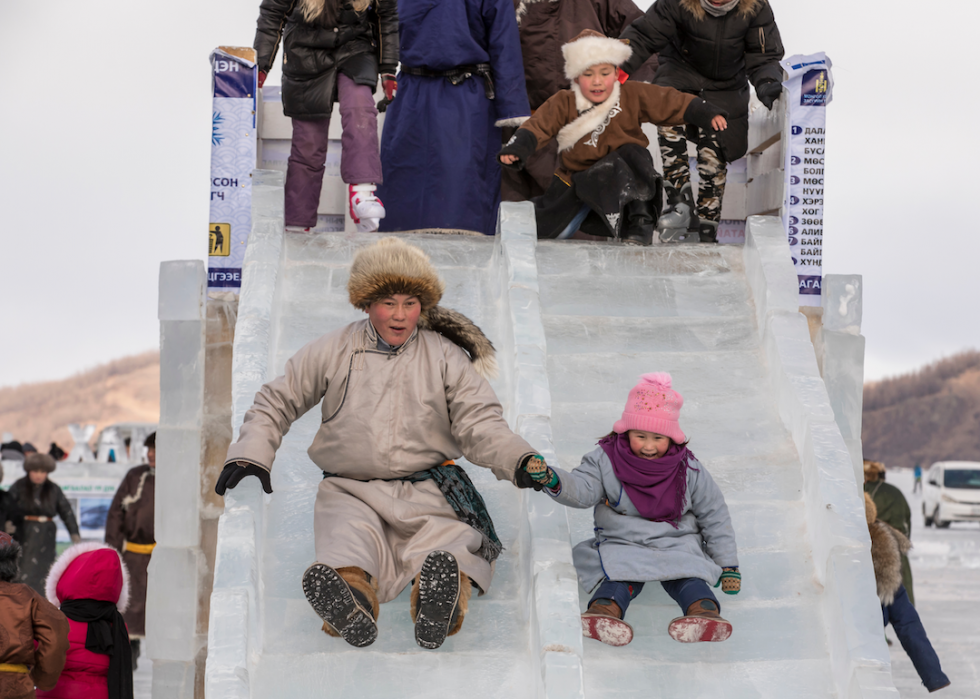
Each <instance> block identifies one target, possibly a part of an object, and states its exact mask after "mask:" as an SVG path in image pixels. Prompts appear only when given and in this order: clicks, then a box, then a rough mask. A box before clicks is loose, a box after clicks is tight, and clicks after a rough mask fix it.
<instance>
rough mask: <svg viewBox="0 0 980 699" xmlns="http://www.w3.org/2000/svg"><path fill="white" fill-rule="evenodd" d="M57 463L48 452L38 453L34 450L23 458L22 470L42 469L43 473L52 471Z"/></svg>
mask: <svg viewBox="0 0 980 699" xmlns="http://www.w3.org/2000/svg"><path fill="white" fill-rule="evenodd" d="M57 467H58V464H57V463H55V460H54V458H52V457H51V456H49V455H48V454H38V453H37V452H34V453H33V454H31V455H30V456H28V457H27V458H26V459H24V470H25V471H44V472H45V473H53V472H54V470H55V468H57Z"/></svg>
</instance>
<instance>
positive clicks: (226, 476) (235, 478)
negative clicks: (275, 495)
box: [214, 461, 272, 495]
mask: <svg viewBox="0 0 980 699" xmlns="http://www.w3.org/2000/svg"><path fill="white" fill-rule="evenodd" d="M245 476H255V477H256V478H258V479H259V480H260V481H262V490H264V491H265V492H267V493H272V479H271V477H270V476H269V472H268V471H266V470H265V469H264V468H262V467H261V466H256V465H255V464H249V463H246V462H244V461H233V462H231V463H230V464H225V467H224V468H223V469H221V473H220V474H219V475H218V482H217V483H215V484H214V492H216V493H217V494H218V495H224V494H225V491H226V490H227V489H228V488H234V487H235V486H236V485H238V483H239V482H240V481H241V480H242V479H243V478H244V477H245Z"/></svg>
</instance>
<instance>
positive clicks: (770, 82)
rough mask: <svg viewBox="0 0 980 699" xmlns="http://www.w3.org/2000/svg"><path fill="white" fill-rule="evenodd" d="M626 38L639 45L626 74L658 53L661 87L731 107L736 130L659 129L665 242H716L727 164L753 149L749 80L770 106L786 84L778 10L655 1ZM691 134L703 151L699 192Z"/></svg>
mask: <svg viewBox="0 0 980 699" xmlns="http://www.w3.org/2000/svg"><path fill="white" fill-rule="evenodd" d="M619 38H620V39H623V40H625V41H628V42H629V45H630V47H631V48H632V50H633V55H632V56H631V57H630V58H629V60H628V61H626V62H625V63H624V65H623V70H625V71H626V72H627V73H630V74H632V73H633V71H634V70H636V69H638V68H639V67H640V66H641V65H642V64H643V62H644V61H646V60H647V58H649V56H650V55H651V54H657V55H658V58H659V60H660V66H659V68H658V69H657V74H656V75H655V76H654V79H653V82H654V84H655V85H662V86H663V87H673V88H675V89H677V90H680V91H682V92H687V93H690V94H693V95H698V96H699V97H703V98H704V99H707V100H709V101H710V102H711V103H712V104H717V105H718V106H719V107H720V108H722V109H724V110H725V111H726V112H727V113H728V116H729V119H730V121H731V128H729V129H727V130H726V131H725V132H724V133H718V132H713V131H711V130H710V129H704V128H692V127H690V126H689V127H687V128H685V127H683V126H678V125H669V124H668V125H663V126H660V127H659V128H658V129H657V135H658V138H659V141H660V154H661V155H662V156H663V162H664V179H665V180H666V184H667V204H668V207H669V208H668V212H669V216H668V213H665V214H664V219H665V220H664V222H662V227H669V229H670V230H672V231H674V233H671V234H670V237H668V238H665V237H664V235H663V234H662V235H661V241H662V242H697V241H700V242H702V243H714V242H717V240H718V237H717V236H718V223H719V222H720V221H721V201H722V197H724V194H725V182H726V178H727V172H728V165H727V163H730V162H733V161H735V160H738V159H739V158H741V157H742V156H743V155H745V151H746V149H747V148H748V142H749V141H748V136H749V82H750V81H751V83H752V84H753V85H754V86H755V91H756V95H757V96H758V97H759V100H760V101H761V102H762V104H764V105H765V106H766V107H767V108H769V109H772V106H773V104H774V103H775V101H776V99H777V98H778V97H779V95H780V93H781V92H782V89H783V88H782V80H783V69H782V66H780V65H779V61H780V60H781V59H782V58H783V43H782V39H781V38H780V36H779V29H778V28H777V27H776V20H775V18H774V17H773V13H772V8H771V7H770V6H769V2H768V0H656V2H654V3H653V5H651V6H650V8H649V9H648V10H647V12H646V14H645V15H644V16H643V17H640V18H639V19H638V20H636V21H634V22H633V23H632V24H631V25H630V26H629V27H628V28H627V29H626V31H624V32H623V33H622V34H621V35H620V37H619ZM689 140H690V141H693V142H695V143H696V144H697V150H698V175H699V176H700V178H701V182H700V185H699V188H698V191H697V192H696V193H694V192H692V190H691V171H690V167H689V166H688V157H687V142H688V141H689ZM695 199H696V200H697V201H696V203H695ZM680 224H684V225H680Z"/></svg>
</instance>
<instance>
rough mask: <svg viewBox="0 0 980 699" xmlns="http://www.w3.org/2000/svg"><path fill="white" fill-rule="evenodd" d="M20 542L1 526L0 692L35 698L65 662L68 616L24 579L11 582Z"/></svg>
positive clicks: (8, 697)
mask: <svg viewBox="0 0 980 699" xmlns="http://www.w3.org/2000/svg"><path fill="white" fill-rule="evenodd" d="M20 554H21V550H20V544H18V543H17V542H16V541H14V540H13V539H12V538H11V536H10V535H9V534H7V533H6V532H0V697H3V699H34V696H35V691H34V688H35V687H37V688H38V689H42V690H43V689H51V688H52V687H53V686H54V685H55V683H56V682H57V681H58V676H59V675H60V674H61V670H62V668H64V666H65V654H66V652H67V651H68V620H67V619H66V618H65V615H64V614H62V613H61V612H59V611H58V608H57V607H55V606H54V605H52V604H51V603H50V602H48V601H47V600H46V599H44V597H42V596H41V595H39V594H38V593H37V592H35V591H34V590H32V589H31V588H30V587H28V586H27V585H24V584H22V583H17V582H14V580H15V579H16V578H17V563H18V560H19V559H20Z"/></svg>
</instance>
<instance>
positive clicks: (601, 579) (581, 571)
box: [527, 373, 741, 646]
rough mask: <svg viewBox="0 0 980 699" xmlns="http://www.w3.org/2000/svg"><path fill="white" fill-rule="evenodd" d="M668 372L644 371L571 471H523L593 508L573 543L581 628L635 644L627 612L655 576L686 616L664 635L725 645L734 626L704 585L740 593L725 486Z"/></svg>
mask: <svg viewBox="0 0 980 699" xmlns="http://www.w3.org/2000/svg"><path fill="white" fill-rule="evenodd" d="M670 384H671V379H670V374H664V373H657V374H644V375H643V376H642V377H640V382H639V383H638V384H637V385H636V386H634V387H633V389H632V390H631V391H630V394H629V398H628V399H627V401H626V409H625V410H624V411H623V416H622V418H621V419H619V420H617V421H616V424H615V425H613V431H612V432H611V433H609V434H608V435H607V436H606V437H604V438H602V439H601V440H599V446H598V448H596V449H595V450H593V451H592V452H590V453H588V454H586V455H585V456H584V457H582V463H581V464H580V465H579V467H578V468H576V469H575V470H574V471H571V472H569V471H565V470H563V469H561V468H558V467H554V468H552V467H548V466H546V465H544V464H540V465H538V466H534V465H529V467H527V471H528V473H529V475H530V476H531V478H533V479H534V480H535V481H536V482H537V483H538V484H540V486H541V488H542V489H543V490H545V492H547V493H548V494H549V495H551V496H552V497H553V498H554V499H555V500H557V501H558V502H560V503H561V504H563V505H566V506H568V507H578V508H586V507H594V508H595V511H594V516H595V537H594V538H592V539H588V540H587V541H583V542H581V543H580V544H578V545H577V546H575V548H574V550H573V551H572V555H573V558H574V561H575V569H576V571H577V572H578V577H579V582H580V583H581V584H582V586H583V587H584V588H585V589H587V590H594V594H593V595H592V599H591V601H590V602H589V607H588V611H586V612H585V614H583V615H582V633H583V635H585V636H587V637H588V638H593V639H595V640H598V641H602V642H603V643H607V644H609V645H612V646H624V645H626V644H627V643H629V642H630V641H631V640H633V628H632V627H631V626H630V625H629V624H627V623H626V622H625V621H624V616H625V614H626V609H627V608H628V607H629V604H630V602H631V601H632V600H633V599H634V598H636V596H637V595H638V594H640V591H641V590H642V589H643V586H644V584H646V583H648V582H655V581H656V582H659V583H660V584H661V585H662V586H663V588H664V590H666V592H667V594H669V595H670V596H671V598H673V600H674V601H675V602H677V604H678V605H680V608H681V612H682V613H683V616H680V617H677V618H676V619H674V620H673V621H671V622H670V626H669V627H668V629H667V630H668V633H670V636H671V637H672V638H673V639H674V640H677V641H680V642H681V643H694V642H698V641H724V640H725V639H726V638H728V637H729V636H730V635H731V633H732V625H731V623H729V622H728V621H726V620H725V619H723V618H722V616H721V606H720V605H719V603H718V599H717V598H716V597H715V595H714V594H712V592H711V589H710V587H709V585H714V586H715V587H718V586H719V585H720V586H721V589H722V591H723V592H725V593H726V594H730V595H734V594H737V593H738V591H739V590H740V589H741V575H740V574H739V571H738V554H737V551H736V546H735V531H734V530H733V529H732V521H731V518H730V517H729V515H728V506H727V505H726V504H725V498H724V496H723V495H722V493H721V490H720V489H719V488H718V486H717V485H716V484H715V482H714V480H713V479H712V478H711V474H709V473H708V470H707V469H706V468H705V467H704V466H703V465H702V464H701V463H700V462H699V461H698V460H697V459H696V458H695V457H694V454H692V453H691V451H690V450H689V449H688V448H687V437H686V436H685V435H684V432H682V431H681V428H680V424H679V423H678V416H679V414H680V410H681V406H682V405H683V404H684V399H683V398H681V395H680V394H679V393H677V391H675V390H673V389H672V388H671V387H670Z"/></svg>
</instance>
